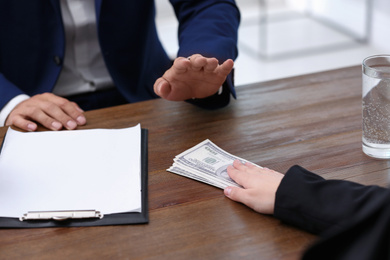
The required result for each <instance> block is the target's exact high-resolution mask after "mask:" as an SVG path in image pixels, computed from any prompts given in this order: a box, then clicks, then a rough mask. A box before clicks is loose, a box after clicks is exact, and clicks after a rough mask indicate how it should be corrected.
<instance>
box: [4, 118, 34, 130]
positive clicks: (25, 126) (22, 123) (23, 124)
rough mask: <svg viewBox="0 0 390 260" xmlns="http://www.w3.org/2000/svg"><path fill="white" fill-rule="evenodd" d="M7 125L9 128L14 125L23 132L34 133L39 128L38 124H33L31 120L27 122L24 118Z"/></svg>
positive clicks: (16, 119)
mask: <svg viewBox="0 0 390 260" xmlns="http://www.w3.org/2000/svg"><path fill="white" fill-rule="evenodd" d="M6 125H7V126H8V125H14V126H16V127H18V128H20V129H22V130H25V131H29V132H33V131H35V130H37V128H38V126H37V124H35V123H34V122H32V121H30V120H26V119H24V118H22V117H16V118H15V119H14V120H13V122H12V123H10V124H6Z"/></svg>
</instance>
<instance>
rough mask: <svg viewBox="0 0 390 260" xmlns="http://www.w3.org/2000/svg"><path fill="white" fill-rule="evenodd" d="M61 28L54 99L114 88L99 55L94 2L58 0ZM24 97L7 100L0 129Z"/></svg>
mask: <svg viewBox="0 0 390 260" xmlns="http://www.w3.org/2000/svg"><path fill="white" fill-rule="evenodd" d="M60 3H61V13H62V20H63V23H64V28H65V39H66V43H65V57H64V61H63V68H62V70H61V73H60V76H59V78H58V80H57V83H56V85H55V86H54V89H53V93H54V94H56V95H58V96H63V97H67V96H71V95H75V94H81V93H87V92H94V91H97V90H104V89H109V88H113V87H114V83H113V81H112V79H111V77H110V74H109V73H108V70H107V68H106V65H105V63H104V60H103V56H102V54H101V50H100V46H99V40H98V35H97V26H96V15H95V14H96V12H95V1H94V0H60ZM28 98H29V96H27V95H19V96H16V97H15V98H13V99H11V100H10V101H9V102H8V103H7V104H6V105H5V106H4V107H3V109H2V110H1V111H0V126H4V124H5V120H6V119H7V117H8V115H9V113H10V112H11V111H12V110H13V109H14V108H15V107H16V106H17V105H18V104H19V103H20V102H22V101H24V100H26V99H28Z"/></svg>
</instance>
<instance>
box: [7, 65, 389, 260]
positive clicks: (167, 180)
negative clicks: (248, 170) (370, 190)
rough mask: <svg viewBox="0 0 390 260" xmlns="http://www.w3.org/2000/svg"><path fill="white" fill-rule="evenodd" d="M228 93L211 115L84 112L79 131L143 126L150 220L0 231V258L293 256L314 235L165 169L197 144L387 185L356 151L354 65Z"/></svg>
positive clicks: (179, 106)
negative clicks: (234, 96)
mask: <svg viewBox="0 0 390 260" xmlns="http://www.w3.org/2000/svg"><path fill="white" fill-rule="evenodd" d="M237 94H238V99H237V100H233V101H232V102H231V104H230V105H229V106H228V107H226V108H223V109H220V110H215V111H207V110H202V109H199V108H197V107H194V106H192V105H190V104H187V103H185V102H169V101H165V100H153V101H147V102H141V103H137V104H131V105H124V106H118V107H113V108H109V109H102V110H95V111H90V112H87V113H86V116H87V120H88V124H87V125H86V126H85V127H82V128H123V127H129V126H133V125H135V124H137V123H141V126H142V127H143V128H148V129H149V166H148V167H149V208H150V223H149V224H146V225H127V226H106V227H87V228H46V229H21V230H16V229H3V230H0V259H34V258H35V259H65V258H66V259H267V260H268V259H299V258H300V255H301V253H302V252H303V250H304V249H305V248H306V247H307V246H308V245H309V244H310V243H312V242H313V241H314V240H315V238H316V237H315V236H314V235H311V234H308V233H306V232H304V231H300V230H298V229H296V228H294V227H291V226H287V225H285V224H283V223H281V222H280V221H278V220H276V219H274V218H273V217H272V216H265V215H261V214H258V213H256V212H254V211H252V210H251V209H249V208H247V207H246V206H244V205H241V204H239V203H235V202H233V201H231V200H229V199H227V198H225V197H224V195H223V192H222V190H220V189H217V188H214V187H212V186H209V185H206V184H203V183H199V182H196V181H194V180H191V179H187V178H185V177H181V176H178V175H175V174H172V173H169V172H167V171H166V169H167V168H169V166H170V165H171V164H172V159H173V158H174V156H175V155H177V154H179V153H180V152H182V151H184V150H186V149H188V148H190V147H192V146H194V145H196V144H198V143H199V142H201V141H203V140H205V139H207V138H208V139H210V140H212V141H213V142H214V143H216V144H217V145H218V146H220V147H221V148H223V149H225V150H226V151H228V152H230V153H232V154H234V155H237V156H239V157H242V158H245V159H247V160H249V161H252V162H254V163H256V164H259V165H262V166H266V167H269V168H272V169H275V170H277V171H280V172H286V170H287V169H288V168H289V167H290V166H292V165H293V164H299V165H301V166H303V167H305V168H307V169H309V170H311V171H314V172H316V173H318V174H320V175H322V176H323V177H325V178H327V179H329V178H337V179H348V180H352V181H356V182H359V183H363V184H378V185H381V186H386V185H387V181H388V173H389V163H388V161H385V160H375V159H372V158H369V157H368V156H366V155H364V154H363V152H362V149H361V69H360V67H359V66H357V67H351V68H345V69H340V70H334V71H329V72H323V73H317V74H311V75H304V76H299V77H294V78H288V79H281V80H275V81H270V82H264V83H258V84H253V85H248V86H242V87H238V88H237ZM5 131H6V128H0V140H2V138H3V136H4V133H5ZM21 160H22V158H21Z"/></svg>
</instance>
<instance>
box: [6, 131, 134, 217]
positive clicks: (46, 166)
mask: <svg viewBox="0 0 390 260" xmlns="http://www.w3.org/2000/svg"><path fill="white" fill-rule="evenodd" d="M53 210H98V211H100V212H102V213H103V214H111V213H119V212H130V211H133V212H141V127H140V125H137V126H134V127H130V128H125V129H93V130H73V131H58V132H54V131H48V132H32V133H22V132H19V131H15V130H13V129H11V128H9V129H8V131H7V134H6V137H5V141H4V143H3V148H2V151H1V154H0V216H2V217H17V218H19V217H21V216H22V215H23V214H24V213H27V212H28V211H53Z"/></svg>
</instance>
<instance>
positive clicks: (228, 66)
mask: <svg viewBox="0 0 390 260" xmlns="http://www.w3.org/2000/svg"><path fill="white" fill-rule="evenodd" d="M233 66H234V61H233V60H231V59H228V60H226V61H225V62H224V63H222V64H221V66H219V67H218V69H219V70H220V71H221V73H223V74H224V75H228V74H229V73H230V72H231V71H232V69H233Z"/></svg>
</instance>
